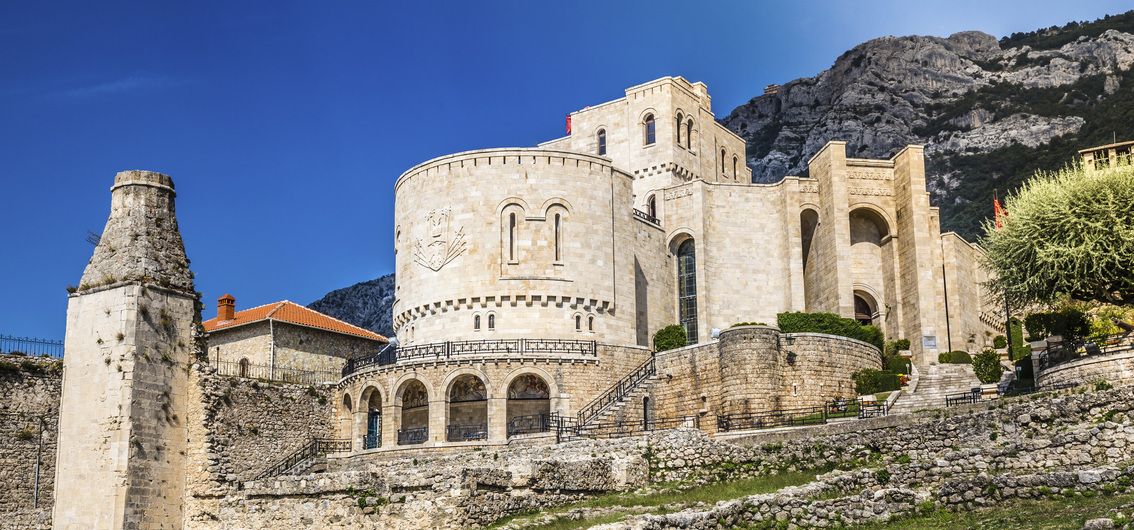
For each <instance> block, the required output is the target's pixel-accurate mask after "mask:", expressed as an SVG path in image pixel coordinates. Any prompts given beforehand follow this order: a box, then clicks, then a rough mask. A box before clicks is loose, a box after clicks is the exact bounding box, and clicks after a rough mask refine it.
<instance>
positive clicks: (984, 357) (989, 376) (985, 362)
mask: <svg viewBox="0 0 1134 530" xmlns="http://www.w3.org/2000/svg"><path fill="white" fill-rule="evenodd" d="M972 362H973V372H975V373H976V376H977V379H980V382H981V383H984V384H986V385H987V384H989V383H995V382H997V381H1000V374H1001V373H1002V372H1004V367H1003V366H1001V365H1000V354H999V353H996V351H995V350H984V351H983V352H981V353H979V354H977V356H976V357H975V358H974V359H973V360H972Z"/></svg>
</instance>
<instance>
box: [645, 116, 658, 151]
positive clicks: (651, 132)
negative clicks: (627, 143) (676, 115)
mask: <svg viewBox="0 0 1134 530" xmlns="http://www.w3.org/2000/svg"><path fill="white" fill-rule="evenodd" d="M644 125H645V133H646V145H653V143H654V142H655V141H656V140H657V124H655V123H654V115H653V114H647V115H646V119H645V121H644Z"/></svg>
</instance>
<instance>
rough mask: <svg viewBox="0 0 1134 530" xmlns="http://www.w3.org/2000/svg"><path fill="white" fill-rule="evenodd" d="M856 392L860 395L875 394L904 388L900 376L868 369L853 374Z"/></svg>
mask: <svg viewBox="0 0 1134 530" xmlns="http://www.w3.org/2000/svg"><path fill="white" fill-rule="evenodd" d="M851 378H852V379H854V391H855V392H858V394H859V395H864V394H875V393H878V392H887V391H891V390H898V389H900V388H902V384H901V381H900V380H899V379H898V374H895V373H890V372H883V371H882V370H875V369H873V368H867V369H864V370H859V371H857V372H855V373H853V374H851Z"/></svg>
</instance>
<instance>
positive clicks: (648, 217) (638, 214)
mask: <svg viewBox="0 0 1134 530" xmlns="http://www.w3.org/2000/svg"><path fill="white" fill-rule="evenodd" d="M634 217H635V218H637V219H641V220H643V221H645V222H647V223H651V224H655V225H658V226H661V221H658V218H657V217H655V216H653V215H650V214H649V213H647V212H643V211H642V210H639V209H637V208H634Z"/></svg>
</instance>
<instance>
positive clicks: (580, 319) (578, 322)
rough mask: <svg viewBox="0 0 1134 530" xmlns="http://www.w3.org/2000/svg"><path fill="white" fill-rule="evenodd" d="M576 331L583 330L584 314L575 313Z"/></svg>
mask: <svg viewBox="0 0 1134 530" xmlns="http://www.w3.org/2000/svg"><path fill="white" fill-rule="evenodd" d="M575 331H583V316H582V315H575Z"/></svg>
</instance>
